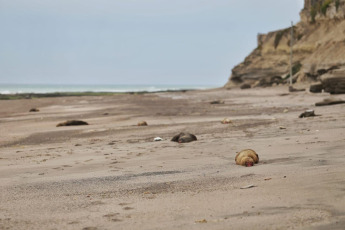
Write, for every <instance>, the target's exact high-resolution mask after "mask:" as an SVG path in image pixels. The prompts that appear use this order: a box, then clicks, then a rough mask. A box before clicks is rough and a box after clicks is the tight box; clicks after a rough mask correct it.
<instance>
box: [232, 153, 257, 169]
mask: <svg viewBox="0 0 345 230" xmlns="http://www.w3.org/2000/svg"><path fill="white" fill-rule="evenodd" d="M235 161H236V164H238V165H242V166H246V167H251V166H254V164H257V163H258V162H259V155H258V154H257V153H256V152H255V151H254V150H252V149H245V150H242V151H240V152H239V153H237V155H236V157H235Z"/></svg>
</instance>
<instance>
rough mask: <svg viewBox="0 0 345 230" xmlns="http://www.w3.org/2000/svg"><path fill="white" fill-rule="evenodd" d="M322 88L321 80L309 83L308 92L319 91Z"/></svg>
mask: <svg viewBox="0 0 345 230" xmlns="http://www.w3.org/2000/svg"><path fill="white" fill-rule="evenodd" d="M322 90H323V85H322V83H321V82H317V83H314V84H311V85H310V87H309V92H311V93H321V92H322Z"/></svg>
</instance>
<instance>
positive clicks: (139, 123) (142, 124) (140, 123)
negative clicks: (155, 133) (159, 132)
mask: <svg viewBox="0 0 345 230" xmlns="http://www.w3.org/2000/svg"><path fill="white" fill-rule="evenodd" d="M138 126H147V122H146V121H140V122H138Z"/></svg>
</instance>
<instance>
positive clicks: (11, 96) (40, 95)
mask: <svg viewBox="0 0 345 230" xmlns="http://www.w3.org/2000/svg"><path fill="white" fill-rule="evenodd" d="M215 88H216V87H215ZM210 89H211V88H210ZM196 90H203V89H176V90H173V89H171V90H157V91H146V90H144V91H132V92H131V91H129V92H97V91H85V92H54V93H15V94H0V100H20V99H33V98H49V97H78V96H113V95H119V94H138V95H140V94H149V93H164V92H187V91H196Z"/></svg>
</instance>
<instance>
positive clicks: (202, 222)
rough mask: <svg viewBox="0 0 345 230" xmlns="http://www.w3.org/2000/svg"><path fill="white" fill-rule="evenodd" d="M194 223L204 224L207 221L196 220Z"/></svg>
mask: <svg viewBox="0 0 345 230" xmlns="http://www.w3.org/2000/svg"><path fill="white" fill-rule="evenodd" d="M195 223H200V224H206V223H207V220H206V219H202V220H196V221H195Z"/></svg>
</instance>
